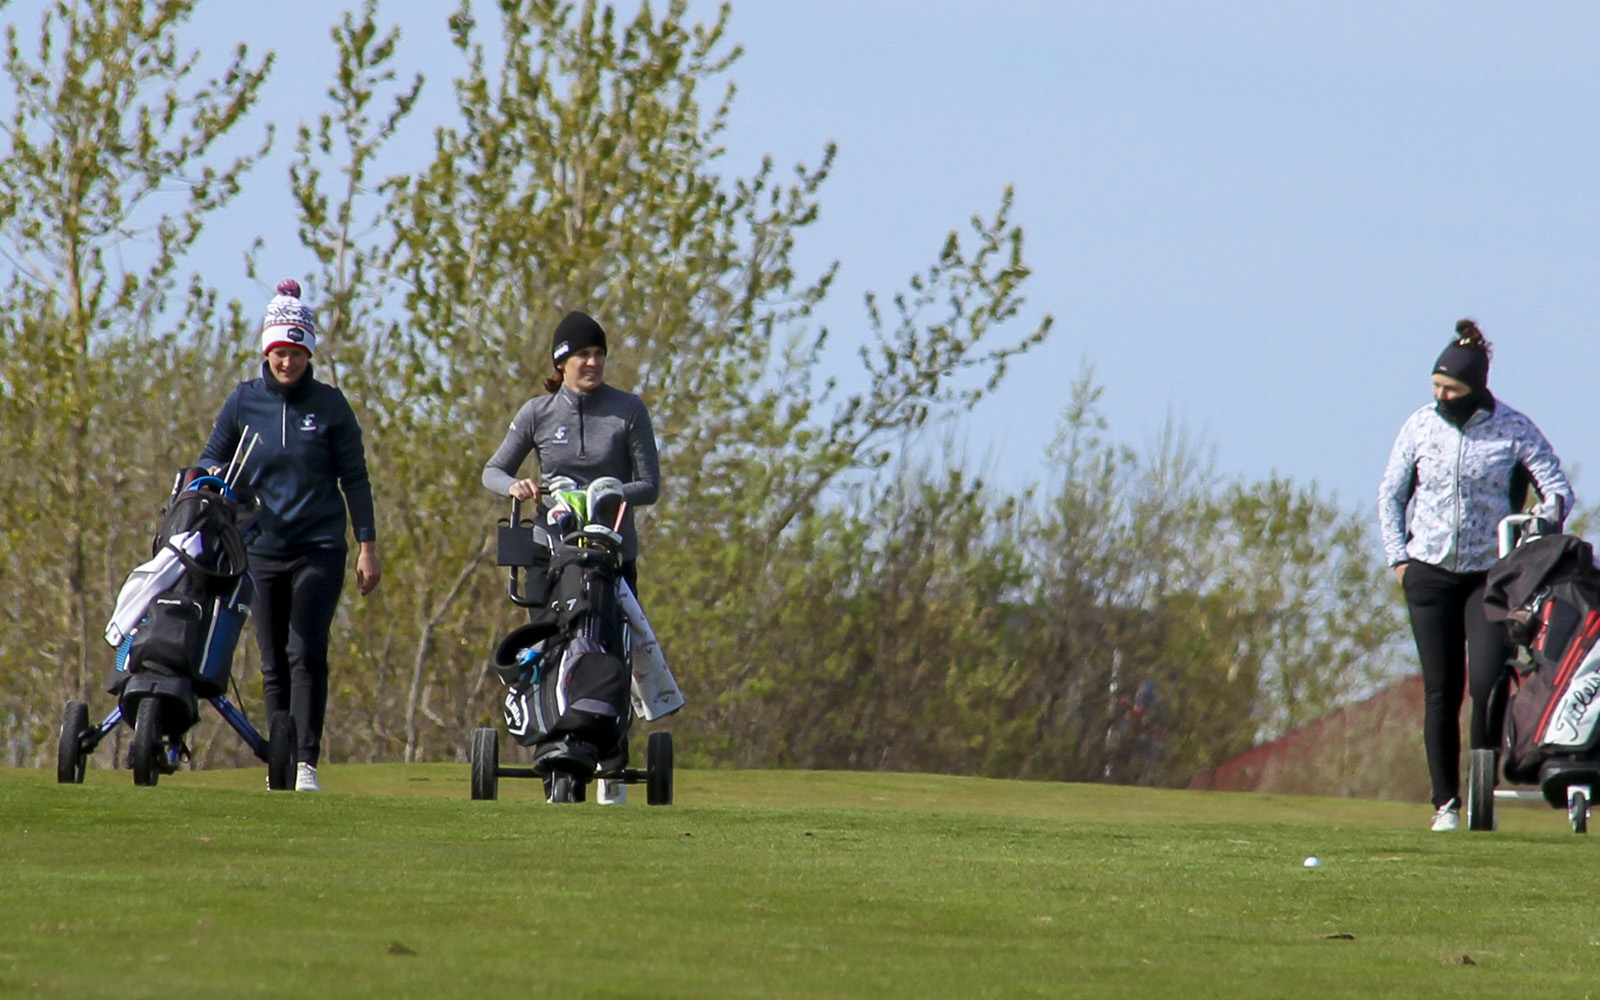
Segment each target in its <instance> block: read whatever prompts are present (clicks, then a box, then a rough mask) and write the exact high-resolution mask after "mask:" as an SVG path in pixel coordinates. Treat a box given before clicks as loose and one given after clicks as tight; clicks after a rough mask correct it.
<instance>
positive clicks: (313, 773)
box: [294, 764, 1455, 829]
mask: <svg viewBox="0 0 1600 1000" xmlns="http://www.w3.org/2000/svg"><path fill="white" fill-rule="evenodd" d="M294 790H295V791H297V792H320V791H322V786H321V785H319V784H317V769H316V768H314V767H312V766H311V765H310V764H296V765H295V766H294ZM1451 829H1455V828H1454V827H1451Z"/></svg>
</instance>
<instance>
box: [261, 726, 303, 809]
mask: <svg viewBox="0 0 1600 1000" xmlns="http://www.w3.org/2000/svg"><path fill="white" fill-rule="evenodd" d="M297 735H298V734H297V733H296V732H295V726H294V716H292V715H290V714H289V713H288V712H273V713H272V719H271V720H270V721H269V722H268V724H267V787H268V788H270V789H272V790H273V791H275V792H292V791H294V751H295V743H296V742H298V740H297V739H296V736H297Z"/></svg>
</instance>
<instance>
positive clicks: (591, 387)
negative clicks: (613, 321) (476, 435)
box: [483, 312, 661, 593]
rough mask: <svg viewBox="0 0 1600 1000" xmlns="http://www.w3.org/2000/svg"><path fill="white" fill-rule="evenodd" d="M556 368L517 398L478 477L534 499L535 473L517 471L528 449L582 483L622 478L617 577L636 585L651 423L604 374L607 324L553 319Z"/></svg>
mask: <svg viewBox="0 0 1600 1000" xmlns="http://www.w3.org/2000/svg"><path fill="white" fill-rule="evenodd" d="M550 358H551V361H552V362H553V364H554V366H555V370H554V372H553V373H552V374H551V375H550V376H549V377H547V378H546V379H545V380H544V389H545V392H546V393H547V395H544V396H536V397H535V398H533V399H530V400H528V401H527V402H526V403H524V404H523V406H522V409H520V410H518V411H517V415H516V417H515V418H513V419H512V421H511V428H510V430H509V431H507V432H506V437H505V440H504V441H502V442H500V447H499V448H498V449H497V450H496V451H495V453H494V455H493V457H491V458H490V459H489V461H488V462H487V463H486V464H485V465H484V467H483V485H484V486H487V487H488V488H489V489H491V490H493V491H494V492H496V493H498V494H500V495H501V496H509V497H515V498H516V499H518V500H524V501H527V500H532V501H535V502H537V501H538V499H539V497H540V493H541V486H540V478H539V477H523V478H519V477H518V469H519V468H520V466H521V465H522V462H523V460H524V459H526V458H527V457H528V455H529V454H530V453H531V454H533V455H534V456H535V457H536V459H537V460H538V464H539V472H540V474H541V475H542V477H543V478H544V479H549V478H550V477H552V476H567V477H568V478H570V479H572V480H574V481H575V482H577V483H578V485H580V486H586V485H588V484H589V483H591V482H593V481H594V480H596V479H599V478H600V477H602V476H613V477H615V478H616V479H619V480H621V482H622V497H623V499H624V500H626V501H627V502H628V511H627V515H626V517H625V518H624V520H623V522H622V577H623V579H625V580H627V581H628V586H629V587H631V588H632V589H633V591H634V593H638V591H639V579H638V558H639V537H638V533H637V532H636V531H635V530H634V523H633V509H634V508H635V507H642V506H645V505H646V504H652V503H655V501H656V497H657V495H658V494H659V493H660V491H661V469H660V462H659V460H658V458H657V456H656V436H655V431H654V430H653V429H652V428H651V426H650V414H649V412H648V411H647V410H646V409H645V406H644V401H643V400H641V399H640V398H639V397H638V396H635V395H634V394H633V393H631V392H623V391H622V390H621V389H618V388H616V387H614V386H610V385H607V384H606V382H605V371H606V332H605V330H604V329H602V328H601V326H600V324H599V323H597V322H595V321H594V320H593V319H592V318H590V317H589V316H587V315H585V314H584V313H581V312H569V313H567V315H566V316H565V317H564V318H563V319H562V320H561V322H560V323H559V324H558V325H557V326H556V332H555V337H554V338H553V342H552V344H551V347H550Z"/></svg>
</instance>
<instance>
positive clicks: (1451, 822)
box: [1433, 799, 1461, 833]
mask: <svg viewBox="0 0 1600 1000" xmlns="http://www.w3.org/2000/svg"><path fill="white" fill-rule="evenodd" d="M1459 829H1461V802H1460V801H1459V800H1457V799H1451V800H1450V801H1449V802H1446V803H1445V804H1444V805H1442V806H1440V807H1439V808H1438V809H1437V810H1435V811H1434V814H1433V832H1434V833H1448V832H1449V831H1451V830H1459Z"/></svg>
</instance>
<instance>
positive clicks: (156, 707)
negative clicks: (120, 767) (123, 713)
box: [128, 695, 164, 788]
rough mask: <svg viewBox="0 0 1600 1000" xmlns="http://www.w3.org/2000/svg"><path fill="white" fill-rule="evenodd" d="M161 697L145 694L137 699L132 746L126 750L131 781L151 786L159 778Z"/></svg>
mask: <svg viewBox="0 0 1600 1000" xmlns="http://www.w3.org/2000/svg"><path fill="white" fill-rule="evenodd" d="M163 753H164V749H163V747H162V746H161V699H160V698H158V697H156V696H154V695H146V696H145V697H143V698H141V699H139V711H138V714H136V715H135V716H134V718H133V746H132V748H130V749H129V751H128V766H129V768H131V769H132V771H133V783H134V784H135V785H141V786H144V787H147V788H153V787H154V786H155V783H156V782H157V781H160V780H161V757H162V755H163Z"/></svg>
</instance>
